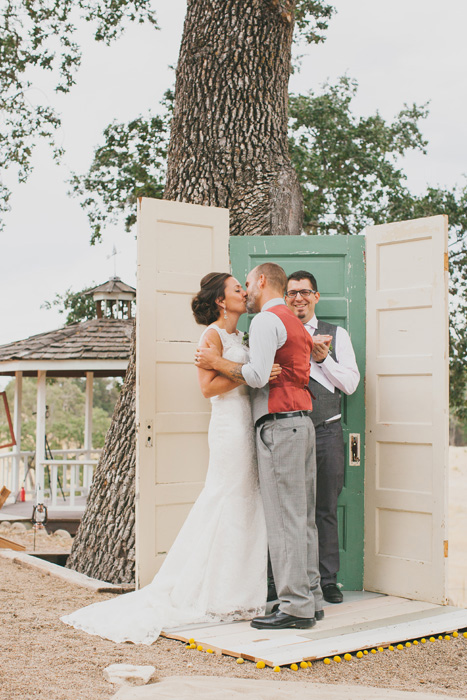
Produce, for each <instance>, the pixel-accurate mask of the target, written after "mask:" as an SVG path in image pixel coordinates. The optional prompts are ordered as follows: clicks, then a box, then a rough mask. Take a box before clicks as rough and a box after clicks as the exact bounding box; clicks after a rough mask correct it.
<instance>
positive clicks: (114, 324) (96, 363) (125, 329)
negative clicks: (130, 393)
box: [0, 285, 134, 377]
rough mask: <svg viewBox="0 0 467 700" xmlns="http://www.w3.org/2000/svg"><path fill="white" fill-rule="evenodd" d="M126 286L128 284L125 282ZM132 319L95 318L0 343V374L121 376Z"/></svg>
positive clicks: (124, 367) (126, 360) (128, 349)
mask: <svg viewBox="0 0 467 700" xmlns="http://www.w3.org/2000/svg"><path fill="white" fill-rule="evenodd" d="M125 286H127V285H125ZM133 325H134V320H133V319H115V318H95V319H92V320H91V321H83V322H81V323H73V324H70V325H68V326H63V327H62V328H59V329H58V330H55V331H49V332H46V333H39V335H33V336H31V337H30V338H26V339H25V340H18V341H16V342H13V343H8V344H7V345H1V346H0V375H2V374H3V375H13V374H14V373H15V372H18V371H22V372H23V373H24V375H25V376H33V375H35V374H36V373H37V370H39V369H41V370H46V371H47V374H48V375H49V376H52V377H53V376H55V377H65V376H83V374H85V372H94V373H95V374H96V375H97V376H124V374H125V370H126V367H127V365H128V360H129V357H130V348H131V334H132V330H133Z"/></svg>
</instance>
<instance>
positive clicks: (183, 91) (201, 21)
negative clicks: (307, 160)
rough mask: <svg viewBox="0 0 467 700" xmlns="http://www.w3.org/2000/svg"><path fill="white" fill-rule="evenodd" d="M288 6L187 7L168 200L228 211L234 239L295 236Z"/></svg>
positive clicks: (213, 2) (297, 210) (298, 202)
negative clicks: (289, 126) (289, 129)
mask: <svg viewBox="0 0 467 700" xmlns="http://www.w3.org/2000/svg"><path fill="white" fill-rule="evenodd" d="M294 7H295V0H294V1H293V2H279V0H275V1H274V0H247V1H246V0H190V1H189V2H188V8H187V15H186V19H185V27H184V32H183V39H182V44H181V49H180V58H179V62H178V67H177V80H176V88H175V108H174V115H173V119H172V127H171V135H170V147H169V162H168V170H167V184H166V189H165V194H164V198H165V199H173V200H177V201H182V202H191V203H193V204H205V205H211V206H217V207H227V208H228V209H230V217H231V219H230V220H231V229H230V233H231V235H233V236H241V235H243V236H245V235H248V236H267V235H289V234H300V233H301V227H302V211H303V205H302V195H301V191H300V185H299V182H298V178H297V176H296V174H295V171H294V169H293V167H292V165H291V162H290V158H289V153H288V141H287V105H288V82H289V75H290V54H291V45H292V35H293V12H294Z"/></svg>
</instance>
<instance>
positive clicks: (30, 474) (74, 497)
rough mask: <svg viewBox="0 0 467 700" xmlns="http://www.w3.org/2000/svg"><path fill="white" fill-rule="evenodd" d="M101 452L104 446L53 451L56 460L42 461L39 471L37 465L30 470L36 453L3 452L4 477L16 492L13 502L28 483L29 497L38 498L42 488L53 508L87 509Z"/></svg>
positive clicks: (0, 474) (1, 467) (0, 472)
mask: <svg viewBox="0 0 467 700" xmlns="http://www.w3.org/2000/svg"><path fill="white" fill-rule="evenodd" d="M101 452H102V450H101V449H91V450H86V449H70V450H68V449H67V450H51V456H52V459H45V460H43V461H42V462H40V464H39V470H37V465H35V464H33V466H32V467H30V468H29V469H28V465H31V464H32V463H33V459H34V452H20V453H18V452H8V453H5V454H0V477H1V479H2V483H3V484H4V485H5V486H6V487H7V488H8V489H9V490H10V491H11V492H12V495H11V497H10V499H9V500H10V502H15V500H18V495H19V490H20V488H21V486H23V484H24V487H25V492H26V496H27V497H31V496H32V497H35V495H36V492H37V491H38V492H39V493H41V494H42V498H43V500H44V503H45V504H46V505H47V506H48V507H49V508H50V507H52V508H54V509H58V510H65V511H66V510H84V507H85V505H86V498H87V495H88V493H89V488H90V486H91V484H92V479H93V475H94V469H95V467H96V465H97V463H98V461H99V455H100V454H101ZM26 477H27V478H26ZM37 479H39V482H37ZM28 500H29V498H28ZM41 500H42V499H41Z"/></svg>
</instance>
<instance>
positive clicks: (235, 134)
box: [67, 0, 303, 583]
mask: <svg viewBox="0 0 467 700" xmlns="http://www.w3.org/2000/svg"><path fill="white" fill-rule="evenodd" d="M294 9H295V0H188V8H187V15H186V19H185V27H184V32H183V39H182V44H181V49H180V57H179V63H178V68H177V79H176V86H175V108H174V116H173V121H172V130H171V141H170V147H169V156H168V171H167V185H166V190H165V193H164V198H165V199H169V200H178V201H182V202H189V203H192V204H204V205H210V206H218V207H228V208H229V209H230V226H231V229H230V233H231V235H249V236H266V235H291V234H300V233H301V226H302V215H303V205H302V196H301V191H300V185H299V182H298V179H297V176H296V174H295V171H294V170H293V168H292V165H291V163H290V159H289V155H288V142H287V88H288V82H289V75H290V52H291V43H292V34H293V16H294ZM134 474H135V366H134V343H133V356H132V360H131V362H130V366H129V368H128V371H127V375H126V378H125V384H124V387H123V390H122V394H121V397H120V400H119V402H118V404H117V406H116V408H115V412H114V416H113V419H112V425H111V427H110V430H109V433H108V435H107V438H106V442H105V446H104V450H103V454H102V457H101V460H100V462H99V465H98V467H97V470H96V474H95V478H94V482H93V486H92V489H91V492H90V494H89V498H88V503H87V507H86V511H85V514H84V517H83V520H82V523H81V526H80V528H79V531H78V533H77V535H76V538H75V541H74V543H73V548H72V553H71V556H70V558H69V561H68V564H67V566H69V567H70V568H73V569H76V570H77V571H81V572H83V573H86V574H88V575H89V576H93V577H95V578H100V579H103V580H105V581H110V582H113V583H117V582H122V583H123V582H129V581H132V580H133V578H134V565H135V556H134V551H135V547H134V540H135V535H134V519H135V518H134V491H135V487H134Z"/></svg>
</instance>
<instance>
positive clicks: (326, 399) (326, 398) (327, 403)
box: [308, 320, 341, 426]
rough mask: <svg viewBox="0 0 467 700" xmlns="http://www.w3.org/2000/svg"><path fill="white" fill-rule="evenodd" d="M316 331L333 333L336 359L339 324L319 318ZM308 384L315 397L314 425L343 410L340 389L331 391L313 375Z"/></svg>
mask: <svg viewBox="0 0 467 700" xmlns="http://www.w3.org/2000/svg"><path fill="white" fill-rule="evenodd" d="M316 333H317V334H319V335H332V341H331V350H330V354H331V357H332V359H333V360H336V335H337V326H334V325H333V324H332V323H326V321H319V320H318V328H317V330H316ZM336 362H337V360H336ZM308 386H309V388H310V391H311V393H312V395H313V397H314V398H313V412H312V414H311V420H312V421H313V425H315V426H317V425H320V424H321V423H324V422H325V421H327V420H329V418H332V417H333V416H337V415H338V414H339V413H340V412H341V392H340V391H339V389H334V392H333V393H331V392H330V391H329V390H328V389H326V388H325V387H324V386H323V385H322V384H320V383H319V382H317V381H316V380H315V379H312V378H311V377H310V381H309V384H308Z"/></svg>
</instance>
